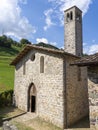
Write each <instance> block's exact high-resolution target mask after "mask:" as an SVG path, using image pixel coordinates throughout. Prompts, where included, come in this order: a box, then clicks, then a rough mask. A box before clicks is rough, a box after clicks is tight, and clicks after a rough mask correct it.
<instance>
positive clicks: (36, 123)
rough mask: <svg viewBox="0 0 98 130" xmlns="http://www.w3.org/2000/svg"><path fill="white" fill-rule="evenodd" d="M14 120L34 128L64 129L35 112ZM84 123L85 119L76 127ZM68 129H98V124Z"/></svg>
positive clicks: (39, 129)
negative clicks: (41, 117) (46, 120)
mask: <svg viewBox="0 0 98 130" xmlns="http://www.w3.org/2000/svg"><path fill="white" fill-rule="evenodd" d="M13 121H16V122H18V123H21V124H23V125H25V126H28V127H30V128H32V129H34V130H62V129H60V128H58V127H56V126H54V125H52V124H50V123H47V122H45V121H43V120H41V119H39V118H38V117H37V116H36V114H34V113H26V114H24V115H22V116H19V117H17V118H14V119H12V121H11V122H13ZM85 122H86V120H84V123H85ZM82 123H83V121H82V122H81V121H80V122H79V124H76V127H77V125H78V126H81V124H82ZM66 130H98V126H96V127H95V126H92V127H91V128H78V127H77V128H75V125H74V126H73V127H72V128H70V129H66Z"/></svg>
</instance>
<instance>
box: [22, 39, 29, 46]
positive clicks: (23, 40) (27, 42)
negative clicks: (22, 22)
mask: <svg viewBox="0 0 98 130" xmlns="http://www.w3.org/2000/svg"><path fill="white" fill-rule="evenodd" d="M20 44H22V45H23V44H31V42H30V41H28V40H27V39H24V38H22V39H21V40H20Z"/></svg>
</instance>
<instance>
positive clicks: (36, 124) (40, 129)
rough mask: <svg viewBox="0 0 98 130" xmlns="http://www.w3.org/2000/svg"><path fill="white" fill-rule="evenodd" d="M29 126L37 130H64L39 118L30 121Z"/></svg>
mask: <svg viewBox="0 0 98 130" xmlns="http://www.w3.org/2000/svg"><path fill="white" fill-rule="evenodd" d="M27 124H28V126H30V127H32V128H34V129H35V130H62V129H61V128H59V127H57V126H55V125H53V124H52V123H49V122H46V121H44V120H42V119H41V118H39V117H36V118H34V119H32V120H29V121H28V122H27Z"/></svg>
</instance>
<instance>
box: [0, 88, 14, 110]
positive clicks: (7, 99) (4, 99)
mask: <svg viewBox="0 0 98 130" xmlns="http://www.w3.org/2000/svg"><path fill="white" fill-rule="evenodd" d="M12 97H13V90H7V91H4V92H2V93H0V107H4V106H10V105H12Z"/></svg>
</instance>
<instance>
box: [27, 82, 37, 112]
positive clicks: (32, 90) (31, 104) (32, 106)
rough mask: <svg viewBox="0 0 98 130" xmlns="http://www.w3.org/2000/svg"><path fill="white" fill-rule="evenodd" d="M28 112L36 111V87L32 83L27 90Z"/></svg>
mask: <svg viewBox="0 0 98 130" xmlns="http://www.w3.org/2000/svg"><path fill="white" fill-rule="evenodd" d="M28 111H29V112H35V111H36V87H35V85H34V83H31V84H30V86H29V89H28Z"/></svg>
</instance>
